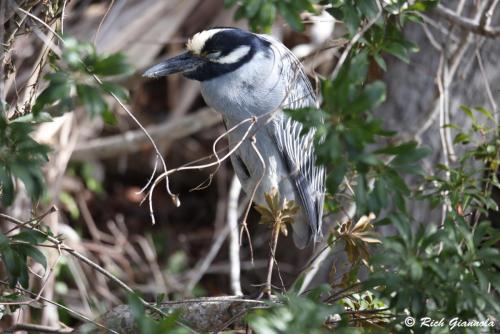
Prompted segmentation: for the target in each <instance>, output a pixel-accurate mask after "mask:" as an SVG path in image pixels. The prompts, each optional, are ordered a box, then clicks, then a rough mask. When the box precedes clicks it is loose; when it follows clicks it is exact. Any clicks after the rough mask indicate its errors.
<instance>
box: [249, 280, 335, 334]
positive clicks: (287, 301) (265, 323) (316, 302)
mask: <svg viewBox="0 0 500 334" xmlns="http://www.w3.org/2000/svg"><path fill="white" fill-rule="evenodd" d="M328 290H329V289H328V287H327V286H326V287H321V288H318V289H315V290H314V291H313V292H312V293H310V294H309V295H308V296H305V297H303V296H297V295H295V294H293V293H289V294H286V295H283V296H282V297H281V300H280V303H279V304H276V303H273V304H270V307H269V308H262V309H257V310H255V311H253V312H252V313H250V314H249V315H248V317H247V319H248V324H249V326H250V328H252V329H253V330H254V331H255V332H256V333H258V334H261V333H262V334H263V333H266V334H267V333H268V334H274V333H276V334H277V333H297V334H299V333H315V334H319V333H327V332H329V330H328V328H327V327H325V326H324V324H325V319H327V318H328V317H329V316H332V315H333V314H337V313H338V312H340V311H341V310H342V307H341V306H340V305H327V304H323V303H321V301H320V296H321V293H322V292H326V291H328Z"/></svg>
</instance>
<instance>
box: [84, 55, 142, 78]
mask: <svg viewBox="0 0 500 334" xmlns="http://www.w3.org/2000/svg"><path fill="white" fill-rule="evenodd" d="M90 70H91V72H92V73H94V74H97V75H102V76H111V75H125V74H131V73H132V72H133V68H132V67H131V66H130V65H129V64H128V63H127V59H126V57H125V55H123V54H121V53H115V54H112V55H110V56H107V57H105V58H100V59H98V60H97V61H96V62H95V64H94V65H93V68H91V69H90Z"/></svg>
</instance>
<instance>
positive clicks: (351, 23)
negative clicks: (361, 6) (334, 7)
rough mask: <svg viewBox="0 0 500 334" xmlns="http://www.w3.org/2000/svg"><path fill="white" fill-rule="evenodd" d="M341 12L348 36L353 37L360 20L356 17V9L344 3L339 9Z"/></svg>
mask: <svg viewBox="0 0 500 334" xmlns="http://www.w3.org/2000/svg"><path fill="white" fill-rule="evenodd" d="M341 10H342V20H343V21H344V23H345V25H346V27H347V30H348V31H349V34H351V36H353V35H355V34H356V32H357V31H358V28H359V25H360V23H361V19H360V17H359V15H358V11H357V10H356V7H354V6H352V5H350V4H348V3H344V5H343V6H342V7H341Z"/></svg>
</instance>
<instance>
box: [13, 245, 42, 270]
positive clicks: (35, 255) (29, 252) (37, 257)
mask: <svg viewBox="0 0 500 334" xmlns="http://www.w3.org/2000/svg"><path fill="white" fill-rule="evenodd" d="M16 246H21V245H16ZM19 249H20V251H21V252H22V254H24V255H26V256H29V257H31V258H32V259H33V261H35V262H38V263H40V264H41V265H42V266H43V269H45V270H46V269H47V258H46V257H45V255H43V253H42V252H41V251H40V250H38V248H36V247H34V246H32V245H28V244H26V245H22V247H19Z"/></svg>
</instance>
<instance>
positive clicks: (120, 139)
mask: <svg viewBox="0 0 500 334" xmlns="http://www.w3.org/2000/svg"><path fill="white" fill-rule="evenodd" d="M219 122H220V116H219V115H218V114H216V113H215V112H214V111H212V110H210V109H209V108H202V109H200V110H199V111H197V112H195V113H193V114H190V115H188V116H186V117H182V118H179V119H176V120H172V121H168V122H164V123H161V124H158V125H152V126H149V127H147V128H146V131H147V132H148V133H149V135H150V136H151V138H153V140H155V141H158V142H161V141H173V140H176V139H179V138H184V137H187V136H189V135H191V134H193V133H196V132H198V131H200V130H201V129H205V128H208V127H211V126H213V125H215V124H217V123H219ZM149 145H150V142H149V140H148V138H147V137H146V135H145V133H144V132H143V131H142V130H133V131H128V132H126V133H124V134H119V135H116V136H110V137H105V138H97V139H93V140H90V141H88V142H86V143H81V144H78V145H77V146H76V148H75V150H74V151H73V155H72V156H71V160H88V159H105V158H112V157H116V156H119V155H121V154H126V153H135V152H138V151H140V150H141V149H143V148H144V147H148V146H149Z"/></svg>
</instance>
